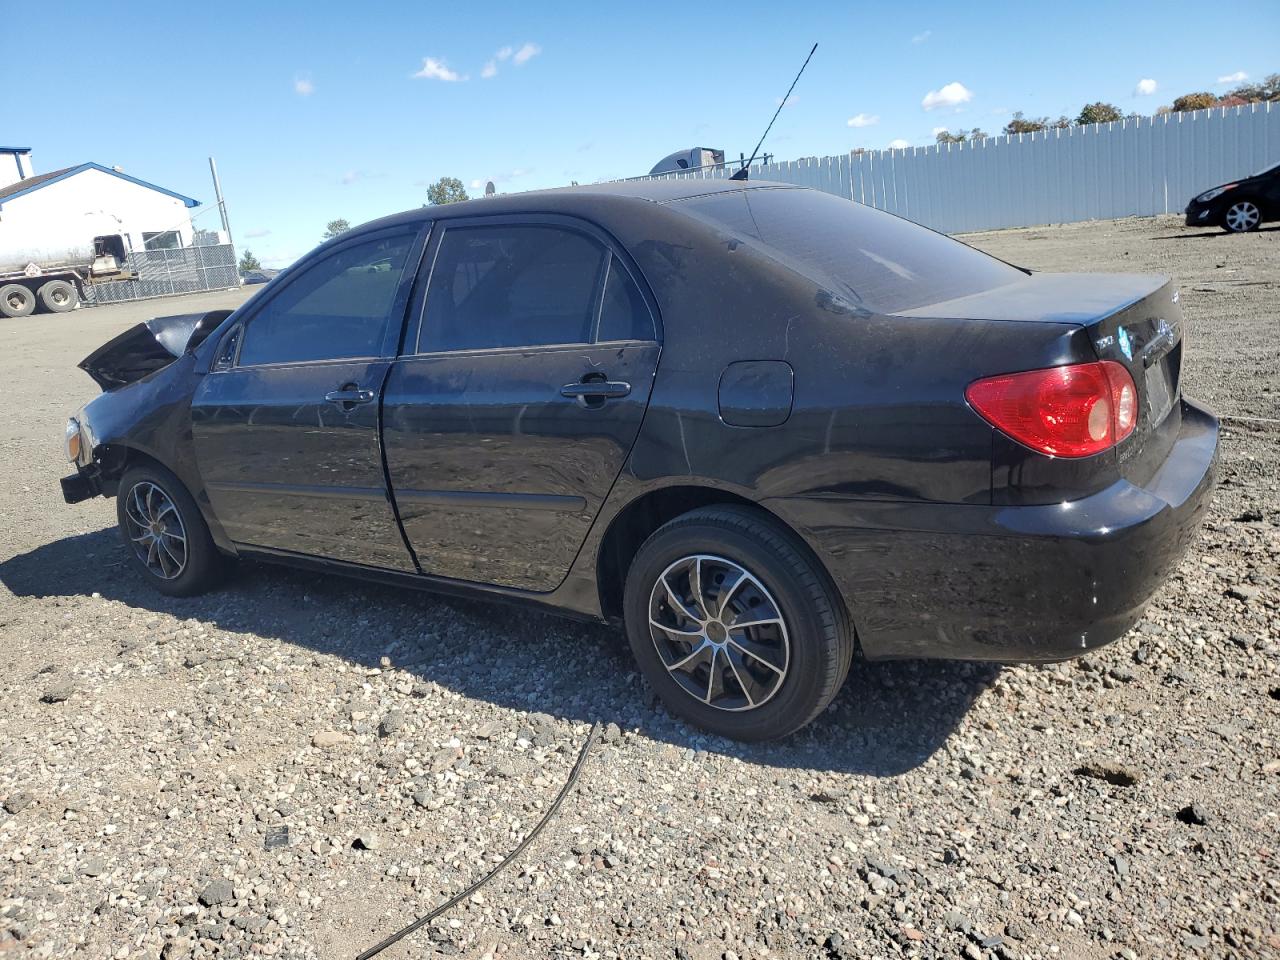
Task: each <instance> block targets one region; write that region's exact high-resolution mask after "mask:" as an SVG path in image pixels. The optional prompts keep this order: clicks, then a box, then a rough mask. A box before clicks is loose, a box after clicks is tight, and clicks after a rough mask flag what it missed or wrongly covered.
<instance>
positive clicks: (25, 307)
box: [0, 283, 36, 318]
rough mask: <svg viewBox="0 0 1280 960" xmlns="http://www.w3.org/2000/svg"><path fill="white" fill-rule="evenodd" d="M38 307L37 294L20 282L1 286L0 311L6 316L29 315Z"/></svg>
mask: <svg viewBox="0 0 1280 960" xmlns="http://www.w3.org/2000/svg"><path fill="white" fill-rule="evenodd" d="M35 309H36V296H35V294H34V293H32V292H31V291H30V290H28V289H27V288H26V287H24V286H23V285H22V284H20V283H7V284H5V285H4V286H3V287H0V313H3V314H4V315H5V316H6V317H15V318H16V317H29V316H31V314H32V313H34V312H35Z"/></svg>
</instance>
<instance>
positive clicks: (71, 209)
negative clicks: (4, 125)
mask: <svg viewBox="0 0 1280 960" xmlns="http://www.w3.org/2000/svg"><path fill="white" fill-rule="evenodd" d="M199 205H200V202H199V201H198V200H193V199H191V198H190V197H185V196H183V195H182V194H180V193H174V192H173V191H172V190H166V189H165V188H164V187H158V186H156V185H155V184H154V183H147V182H146V181H145V180H139V179H137V178H136V177H130V176H128V175H126V174H125V173H123V172H122V171H121V170H119V169H112V168H110V167H104V166H102V165H101V164H98V163H82V164H80V165H79V166H75V167H65V168H63V169H61V170H53V171H51V172H49V173H41V174H37V173H34V172H33V171H32V166H31V151H30V149H28V148H25V147H0V268H4V267H14V266H16V267H18V268H21V267H23V266H25V265H26V264H28V263H37V264H48V263H59V262H66V261H71V262H77V261H84V260H86V259H90V258H91V257H92V254H93V238H94V237H98V236H107V235H110V234H120V236H122V237H123V238H124V245H125V250H126V251H129V250H159V249H171V248H173V247H188V246H191V244H192V242H193V239H194V235H193V232H192V228H191V208H192V207H197V206H199Z"/></svg>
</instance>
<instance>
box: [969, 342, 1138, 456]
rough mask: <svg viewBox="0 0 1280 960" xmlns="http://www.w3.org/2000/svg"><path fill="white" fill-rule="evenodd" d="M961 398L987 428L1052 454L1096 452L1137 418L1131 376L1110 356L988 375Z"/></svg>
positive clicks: (1130, 427)
mask: <svg viewBox="0 0 1280 960" xmlns="http://www.w3.org/2000/svg"><path fill="white" fill-rule="evenodd" d="M965 397H966V398H967V399H968V401H969V404H970V405H971V406H972V407H973V409H975V410H977V411H978V413H980V414H981V415H982V416H983V418H984V419H986V420H987V421H989V422H990V423H991V425H992V426H994V427H996V428H998V429H1000V430H1003V431H1004V432H1005V433H1007V434H1008V435H1009V436H1011V437H1013V439H1015V440H1017V441H1018V442H1019V443H1024V444H1026V445H1027V446H1028V447H1030V448H1031V449H1032V450H1036V451H1038V452H1039V453H1047V454H1049V455H1050V456H1054V457H1088V456H1092V455H1093V454H1095V453H1101V452H1102V451H1103V450H1106V449H1107V448H1108V447H1113V446H1115V445H1116V444H1117V443H1119V442H1120V441H1121V440H1123V439H1124V438H1125V437H1127V436H1128V435H1129V434H1131V433H1132V432H1133V428H1134V426H1135V425H1136V424H1137V422H1138V391H1137V389H1136V388H1135V387H1134V385H1133V377H1131V376H1129V371H1128V370H1126V369H1125V368H1124V367H1123V366H1122V365H1121V364H1119V363H1116V362H1115V361H1114V360H1099V361H1096V362H1094V363H1077V364H1073V365H1071V366H1067V367H1050V368H1049V369H1047V370H1028V371H1026V372H1025V373H1006V374H1002V375H1001V376H998V377H987V378H986V379H983V380H976V381H974V382H973V383H971V384H969V389H968V390H966V391H965Z"/></svg>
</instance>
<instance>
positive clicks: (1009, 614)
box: [772, 400, 1218, 661]
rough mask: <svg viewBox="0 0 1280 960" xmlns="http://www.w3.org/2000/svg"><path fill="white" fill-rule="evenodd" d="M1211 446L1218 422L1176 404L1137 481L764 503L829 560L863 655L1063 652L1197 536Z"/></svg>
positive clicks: (1142, 593)
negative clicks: (1073, 489)
mask: <svg viewBox="0 0 1280 960" xmlns="http://www.w3.org/2000/svg"><path fill="white" fill-rule="evenodd" d="M1217 449H1218V421H1217V419H1216V418H1215V417H1214V416H1213V415H1212V414H1211V413H1210V412H1209V411H1208V410H1206V409H1205V408H1203V407H1201V406H1199V405H1197V404H1195V403H1192V402H1190V401H1187V400H1183V401H1182V427H1181V430H1180V432H1179V434H1178V437H1177V439H1176V441H1175V442H1174V445H1173V447H1172V449H1171V450H1170V453H1169V455H1168V457H1167V458H1166V460H1165V462H1164V463H1163V464H1162V465H1161V467H1160V468H1159V469H1158V470H1157V471H1156V472H1155V474H1154V475H1153V476H1152V478H1151V479H1150V481H1148V482H1147V483H1146V484H1145V485H1144V486H1141V487H1139V486H1135V485H1134V484H1132V483H1129V482H1128V481H1124V480H1121V481H1118V482H1116V483H1115V484H1113V485H1112V486H1110V487H1108V488H1107V489H1106V490H1103V491H1101V492H1099V493H1096V494H1094V495H1092V496H1089V497H1085V498H1083V499H1080V500H1075V501H1069V502H1064V503H1058V504H1051V505H1045V506H990V507H988V506H970V505H963V504H907V503H899V504H891V503H869V502H865V501H864V502H853V501H847V500H846V501H841V502H840V503H839V506H837V505H836V503H835V502H833V501H831V500H825V501H816V502H815V501H808V502H804V501H786V502H782V503H776V504H772V506H773V507H774V508H775V509H776V510H777V511H778V512H779V513H780V514H782V515H784V516H788V519H791V520H792V522H794V523H796V525H797V526H798V527H799V528H800V529H801V530H803V531H804V532H805V533H806V536H807V537H808V538H809V540H810V543H811V544H813V546H814V547H815V549H816V550H817V551H818V554H819V556H821V557H822V558H823V559H824V560H825V561H826V562H827V566H828V569H829V570H830V572H831V574H832V576H833V577H834V579H835V580H836V583H837V585H838V586H839V588H840V589H841V591H842V593H843V594H844V596H845V599H846V602H847V603H848V605H849V609H850V611H851V612H852V614H853V618H854V622H855V624H856V625H857V629H858V636H859V640H860V642H861V644H862V648H863V651H864V653H865V654H866V655H867V656H868V657H869V658H873V659H881V658H893V657H946V658H957V659H969V660H996V661H1034V660H1061V659H1065V658H1067V657H1072V656H1077V655H1080V654H1083V653H1086V652H1088V651H1090V650H1093V649H1096V648H1097V647H1100V646H1102V645H1104V644H1107V643H1110V642H1111V641H1112V640H1115V639H1117V638H1118V637H1120V636H1122V635H1123V634H1124V633H1125V632H1126V631H1127V630H1128V629H1129V628H1130V627H1131V626H1133V624H1134V623H1135V622H1137V620H1138V619H1139V618H1140V617H1141V616H1142V611H1143V608H1144V607H1145V606H1146V604H1147V603H1148V602H1149V601H1150V600H1151V598H1152V597H1153V596H1154V595H1155V594H1156V593H1157V591H1159V590H1160V589H1161V587H1162V586H1163V584H1164V583H1165V581H1166V580H1167V579H1168V577H1169V576H1170V574H1172V572H1173V571H1174V569H1175V568H1176V567H1177V565H1178V563H1179V561H1180V560H1181V559H1182V556H1183V554H1184V553H1185V552H1186V550H1187V547H1188V546H1189V544H1190V543H1191V541H1192V540H1193V538H1194V537H1195V534H1196V531H1197V528H1198V527H1199V523H1200V520H1201V518H1202V516H1203V514H1204V511H1205V510H1206V509H1207V507H1208V503H1209V496H1210V493H1211V491H1212V487H1213V483H1214V479H1215V476H1216V469H1217Z"/></svg>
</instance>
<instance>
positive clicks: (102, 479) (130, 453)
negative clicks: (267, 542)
mask: <svg viewBox="0 0 1280 960" xmlns="http://www.w3.org/2000/svg"><path fill="white" fill-rule="evenodd" d="M93 456H94V462H96V463H97V464H98V470H99V473H98V480H99V489H100V490H101V492H102V495H103V496H104V497H114V496H115V495H116V493H117V492H118V488H119V485H120V479H121V478H122V477H123V476H124V475H125V473H126V472H128V471H129V470H130V469H131V468H132V467H135V466H139V465H143V464H151V465H154V466H157V467H160V468H161V469H163V470H167V471H168V472H169V473H171V474H173V475H174V476H175V477H177V479H178V482H179V483H181V484H182V485H183V486H184V487H185V488H186V491H187V493H188V494H189V495H190V496H191V499H192V500H194V501H195V504H196V509H198V510H199V511H200V514H201V516H203V517H204V522H205V524H206V525H207V526H208V527H209V534H210V536H211V537H213V542H214V545H215V546H217V548H218V549H219V550H220V551H222V552H223V553H226V554H229V555H233V556H234V555H235V554H236V549H235V546H234V545H233V544H232V542H231V540H230V538H228V537H227V535H226V533H225V531H223V529H222V524H221V523H219V522H218V518H217V516H216V515H215V514H214V512H213V506H212V504H210V503H209V497H208V495H207V494H206V493H205V491H204V489H203V487H201V486H199V485H198V484H193V483H192V482H191V480H190V478H188V477H186V476H184V475H183V471H181V470H177V469H175V468H174V467H173V466H172V465H170V464H168V463H165V462H164V460H162V459H161V458H160V457H158V456H156V455H155V454H154V453H153V452H151V451H149V450H147V449H146V448H144V447H142V446H138V445H135V444H131V443H118V442H115V443H102V444H99V445H98V446H97V447H95V448H94V451H93Z"/></svg>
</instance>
